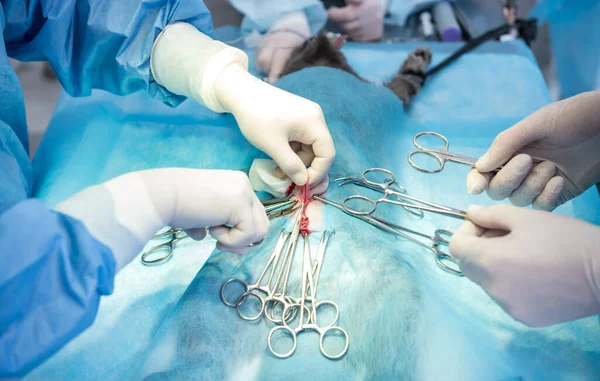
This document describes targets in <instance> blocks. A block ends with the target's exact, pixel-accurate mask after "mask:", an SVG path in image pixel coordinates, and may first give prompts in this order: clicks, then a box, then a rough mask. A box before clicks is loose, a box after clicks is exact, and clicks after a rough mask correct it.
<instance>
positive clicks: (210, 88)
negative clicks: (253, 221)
mask: <svg viewBox="0 0 600 381" xmlns="http://www.w3.org/2000/svg"><path fill="white" fill-rule="evenodd" d="M151 65H152V73H153V75H154V77H155V79H156V81H157V82H158V83H159V84H161V85H163V86H165V87H166V88H167V89H169V90H170V91H172V92H174V93H177V94H181V95H185V96H188V97H192V98H194V99H196V100H198V101H199V102H201V103H203V104H205V105H206V106H207V107H209V108H210V109H211V110H214V111H216V112H230V113H232V114H233V115H234V116H235V119H236V121H237V122H238V124H239V127H240V130H241V131H242V133H243V134H244V136H245V137H246V139H248V141H250V143H252V144H253V145H254V146H255V147H257V148H258V149H260V150H262V151H264V152H265V153H266V154H267V155H269V156H271V158H272V159H273V160H275V161H276V162H277V164H278V165H279V167H280V168H281V169H282V170H283V171H284V172H285V173H286V174H287V175H288V176H289V177H290V178H291V179H292V181H294V182H295V183H296V184H297V185H304V184H306V182H307V181H308V182H310V184H311V185H312V184H316V183H319V182H320V181H321V180H322V179H324V178H325V177H326V175H327V172H328V171H329V168H330V167H331V164H332V162H333V158H334V157H335V147H334V145H333V139H332V138H331V135H330V134H329V130H328V129H327V124H326V123H325V118H324V117H323V112H322V111H321V108H320V107H319V105H317V104H316V103H314V102H311V101H309V100H307V99H304V98H301V97H298V96H296V95H293V94H290V93H288V92H286V91H283V90H280V89H278V88H275V87H273V86H271V85H269V84H267V83H265V82H263V81H261V80H259V79H257V78H255V77H254V76H252V75H250V74H249V73H248V71H247V68H248V57H247V56H246V55H245V54H244V52H242V51H241V50H239V49H235V48H233V47H230V46H227V45H225V44H223V43H221V42H218V41H213V40H211V39H210V38H209V37H207V36H206V35H204V34H202V33H200V32H198V31H197V30H196V28H194V27H193V26H191V25H189V24H185V23H178V24H173V25H171V26H169V27H168V28H166V29H165V30H164V31H163V32H162V34H161V36H160V37H159V38H158V39H157V41H156V42H155V46H154V51H153V53H152V58H151ZM294 142H296V146H298V145H300V146H301V147H305V148H306V149H308V150H309V151H310V152H311V154H312V155H313V159H312V160H311V162H310V168H308V170H307V169H306V166H305V164H304V163H303V162H302V158H301V157H300V156H299V155H298V154H297V153H296V152H295V151H294V149H292V147H291V146H290V145H291V144H293V143H294ZM308 147H309V148H308Z"/></svg>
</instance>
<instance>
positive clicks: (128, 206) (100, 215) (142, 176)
mask: <svg viewBox="0 0 600 381" xmlns="http://www.w3.org/2000/svg"><path fill="white" fill-rule="evenodd" d="M55 209H56V210H58V211H59V212H62V213H64V214H68V215H70V216H72V217H75V218H77V219H79V220H81V221H82V222H83V223H84V224H85V225H86V227H87V229H88V230H89V231H90V233H91V234H92V235H93V236H94V237H96V239H98V240H99V241H100V242H102V243H104V244H105V245H107V246H109V247H110V248H111V249H112V251H113V254H114V256H115V260H116V262H117V269H120V268H122V267H123V266H124V265H125V264H127V263H129V262H130V261H131V260H132V259H133V258H135V256H136V255H137V254H138V253H139V252H140V250H141V249H142V247H143V246H144V245H145V244H146V242H148V241H149V240H150V239H151V238H152V236H153V235H154V234H155V233H156V232H157V231H158V230H160V229H161V228H163V227H164V226H171V227H174V228H182V229H185V230H186V232H187V233H188V234H189V235H190V237H191V238H193V239H195V240H201V239H203V238H204V237H205V236H206V234H207V228H208V232H209V233H210V235H211V236H213V237H214V238H215V239H216V240H217V248H219V249H220V250H223V251H229V252H234V253H239V254H242V253H245V252H246V251H247V250H248V245H250V244H252V243H255V242H258V241H260V240H261V239H262V238H263V237H264V236H265V234H266V233H267V231H268V228H269V220H268V218H267V216H266V213H265V210H264V207H263V205H262V204H261V202H260V200H259V199H258V198H257V197H256V194H255V193H254V191H253V190H252V187H251V186H250V181H249V180H248V178H247V177H246V175H245V174H244V173H242V172H237V171H220V170H202V169H187V168H167V169H153V170H148V171H141V172H132V173H128V174H125V175H122V176H119V177H117V178H115V179H112V180H110V181H107V182H106V183H103V184H100V185H97V186H94V187H90V188H86V189H84V190H83V191H81V192H79V193H78V194H76V195H75V196H73V197H71V198H70V199H68V200H66V201H64V202H62V203H61V204H59V205H58V206H57V207H56V208H55Z"/></svg>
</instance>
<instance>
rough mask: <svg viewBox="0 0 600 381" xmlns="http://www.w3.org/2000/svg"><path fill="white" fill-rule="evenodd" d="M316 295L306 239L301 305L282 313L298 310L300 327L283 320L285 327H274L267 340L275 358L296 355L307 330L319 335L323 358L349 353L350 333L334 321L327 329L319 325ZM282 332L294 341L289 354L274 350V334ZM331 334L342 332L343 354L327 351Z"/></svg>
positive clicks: (285, 309) (289, 306)
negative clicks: (286, 333)
mask: <svg viewBox="0 0 600 381" xmlns="http://www.w3.org/2000/svg"><path fill="white" fill-rule="evenodd" d="M315 295H316V290H315V282H314V279H313V271H312V264H311V259H310V248H309V245H308V237H304V256H303V261H302V296H301V297H300V303H298V304H291V305H287V306H285V308H284V309H283V312H282V316H284V317H285V316H286V315H287V313H288V312H289V309H290V308H296V309H298V310H299V314H300V317H299V321H298V326H297V327H296V328H291V327H290V326H289V325H288V324H287V322H286V319H285V318H282V322H283V325H280V326H277V327H274V328H273V329H271V331H270V332H269V336H268V338H267V344H268V347H269V350H270V351H271V353H272V354H273V355H274V356H275V357H278V358H287V357H290V356H291V355H292V354H294V352H295V351H296V347H297V344H298V340H297V335H299V334H300V333H302V332H304V331H307V330H312V331H315V332H317V333H318V334H319V348H320V350H321V353H322V354H323V356H325V357H327V358H328V359H331V360H335V359H339V358H341V357H342V356H344V355H345V354H346V352H347V351H348V345H349V341H348V333H347V332H346V331H345V330H344V329H343V328H341V327H338V326H336V325H334V324H335V323H336V321H334V322H333V323H332V324H331V325H329V326H327V327H320V326H319V325H318V324H317V304H318V303H315V301H316V298H315ZM309 300H310V301H311V308H310V309H308V307H307V306H306V302H307V301H309ZM305 309H307V310H308V311H309V313H308V321H307V322H305V321H304V312H305ZM336 320H337V318H336ZM280 330H284V331H287V332H288V333H289V334H290V336H291V337H292V340H293V345H292V349H290V350H289V351H288V352H285V353H280V352H277V351H275V349H273V345H272V337H273V334H274V333H275V332H277V331H280ZM330 332H340V333H342V335H343V336H344V347H343V349H342V350H341V352H339V353H337V354H330V353H328V352H327V351H326V350H325V346H324V340H325V336H326V335H327V334H328V333H330Z"/></svg>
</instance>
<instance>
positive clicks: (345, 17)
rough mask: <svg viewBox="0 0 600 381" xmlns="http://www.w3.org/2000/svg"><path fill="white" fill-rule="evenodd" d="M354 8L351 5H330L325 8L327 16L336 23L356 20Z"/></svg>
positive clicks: (356, 13)
mask: <svg viewBox="0 0 600 381" xmlns="http://www.w3.org/2000/svg"><path fill="white" fill-rule="evenodd" d="M356 8H357V7H356V6H353V5H347V6H345V7H343V8H338V7H331V8H329V9H328V10H327V17H328V18H329V19H330V20H331V21H333V22H336V23H338V24H342V23H347V22H351V21H356V20H358V12H357V11H356Z"/></svg>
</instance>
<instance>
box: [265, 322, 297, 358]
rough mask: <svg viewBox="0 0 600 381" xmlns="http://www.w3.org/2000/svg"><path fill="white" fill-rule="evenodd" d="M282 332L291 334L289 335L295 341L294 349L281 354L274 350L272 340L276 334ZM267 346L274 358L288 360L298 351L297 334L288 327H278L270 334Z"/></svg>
mask: <svg viewBox="0 0 600 381" xmlns="http://www.w3.org/2000/svg"><path fill="white" fill-rule="evenodd" d="M280 330H285V331H287V332H288V333H289V335H290V336H291V337H292V340H293V345H292V349H290V350H289V351H288V352H284V353H280V352H277V351H275V349H273V344H272V342H271V338H272V337H273V334H274V333H275V332H277V331H280ZM267 345H268V346H269V350H270V351H271V353H272V354H273V356H275V357H277V358H280V359H286V358H288V357H290V356H291V355H293V354H294V352H295V351H296V345H297V341H296V333H295V332H294V331H293V330H292V329H291V328H290V327H286V326H284V325H278V326H277V327H273V329H272V330H271V331H270V332H269V336H268V337H267Z"/></svg>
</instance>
